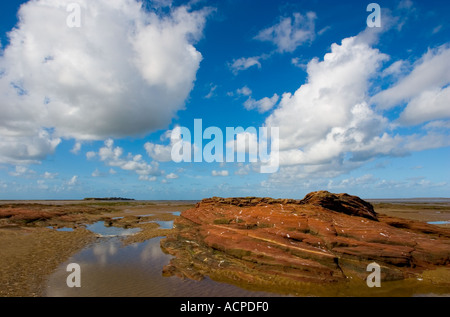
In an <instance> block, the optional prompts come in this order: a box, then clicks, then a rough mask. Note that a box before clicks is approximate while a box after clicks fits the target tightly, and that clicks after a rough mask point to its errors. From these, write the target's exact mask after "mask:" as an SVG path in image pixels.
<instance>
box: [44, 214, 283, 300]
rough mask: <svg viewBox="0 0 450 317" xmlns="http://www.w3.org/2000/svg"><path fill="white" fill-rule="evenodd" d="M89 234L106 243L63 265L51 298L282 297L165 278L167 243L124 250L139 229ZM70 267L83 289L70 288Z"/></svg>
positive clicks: (53, 279)
mask: <svg viewBox="0 0 450 317" xmlns="http://www.w3.org/2000/svg"><path fill="white" fill-rule="evenodd" d="M158 223H159V224H160V226H161V227H165V228H171V227H172V225H173V222H172V221H161V222H158ZM87 229H89V230H92V231H94V232H95V233H97V234H100V235H101V236H102V238H100V239H99V240H98V241H96V242H95V243H93V244H91V245H90V246H88V247H86V248H85V249H83V250H81V251H80V252H79V253H77V254H75V255H74V256H72V257H71V258H70V259H69V260H68V261H66V262H65V263H63V264H61V265H60V267H59V268H58V269H57V270H56V271H55V272H54V273H53V274H52V275H51V276H50V278H49V280H48V283H47V288H46V292H45V295H46V296H50V297H54V296H58V297H60V296H64V297H65V296H70V297H76V296H96V297H105V296H133V297H137V296H149V297H150V296H153V297H162V296H164V297H185V296H199V297H200V296H277V295H274V294H271V293H266V292H252V291H247V290H244V289H241V288H239V287H237V286H234V285H229V284H225V283H218V282H215V281H212V280H210V279H208V278H205V279H203V280H202V281H193V280H189V279H180V278H178V277H175V276H173V277H163V276H162V269H163V267H164V265H166V264H168V263H169V261H170V259H171V258H172V256H171V255H168V254H165V253H163V252H162V250H161V248H160V240H161V239H162V237H158V238H154V239H150V240H147V241H145V242H143V243H135V244H131V245H127V246H123V244H122V241H121V237H123V236H124V235H127V234H133V233H134V232H133V230H134V231H135V230H136V229H121V228H115V227H109V228H108V227H105V226H104V225H103V223H102V222H98V223H95V224H93V225H90V226H87ZM130 230H131V231H130ZM69 263H78V264H79V265H80V267H81V287H80V288H69V287H68V286H67V284H66V279H67V277H68V276H69V274H70V272H67V271H66V268H67V265H68V264H69Z"/></svg>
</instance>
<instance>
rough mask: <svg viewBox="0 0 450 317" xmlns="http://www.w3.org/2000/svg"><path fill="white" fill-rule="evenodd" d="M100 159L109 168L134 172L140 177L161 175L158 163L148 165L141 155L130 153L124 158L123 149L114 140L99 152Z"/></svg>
mask: <svg viewBox="0 0 450 317" xmlns="http://www.w3.org/2000/svg"><path fill="white" fill-rule="evenodd" d="M98 157H99V158H100V160H101V161H103V162H105V163H106V164H107V165H108V166H111V167H118V168H120V169H122V170H125V171H134V172H135V173H136V174H138V175H139V176H144V177H145V176H148V175H152V176H158V175H161V171H160V169H159V165H158V163H157V162H151V163H147V162H145V161H144V160H143V159H142V155H140V154H138V155H133V154H131V153H129V154H128V155H127V156H126V157H123V149H122V148H121V147H119V146H116V147H115V146H114V141H113V140H112V139H108V140H106V141H105V146H104V147H102V148H100V150H99V151H98Z"/></svg>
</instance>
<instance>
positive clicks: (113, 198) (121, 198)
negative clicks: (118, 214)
mask: <svg viewBox="0 0 450 317" xmlns="http://www.w3.org/2000/svg"><path fill="white" fill-rule="evenodd" d="M84 200H134V199H133V198H123V197H104V198H96V197H88V198H84Z"/></svg>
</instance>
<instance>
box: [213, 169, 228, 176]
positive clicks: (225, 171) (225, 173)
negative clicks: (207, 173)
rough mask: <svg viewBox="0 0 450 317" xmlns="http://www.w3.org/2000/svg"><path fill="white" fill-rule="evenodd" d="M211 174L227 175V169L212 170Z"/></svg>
mask: <svg viewBox="0 0 450 317" xmlns="http://www.w3.org/2000/svg"><path fill="white" fill-rule="evenodd" d="M211 175H212V176H228V171H227V170H221V171H216V170H213V171H212V172H211Z"/></svg>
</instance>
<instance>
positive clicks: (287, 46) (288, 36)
mask: <svg viewBox="0 0 450 317" xmlns="http://www.w3.org/2000/svg"><path fill="white" fill-rule="evenodd" d="M316 18H317V16H316V14H315V13H314V12H308V13H306V15H302V14H300V13H294V14H293V19H292V18H291V17H287V18H284V19H282V20H281V21H280V22H279V23H277V24H275V25H273V26H271V27H269V28H267V29H264V30H262V31H260V32H259V33H258V35H256V36H255V39H257V40H260V41H269V42H272V43H273V44H275V45H276V47H277V50H278V52H280V53H283V52H293V51H295V49H296V48H297V47H298V46H300V45H302V44H303V43H305V42H308V41H312V40H314V38H315V20H316Z"/></svg>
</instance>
